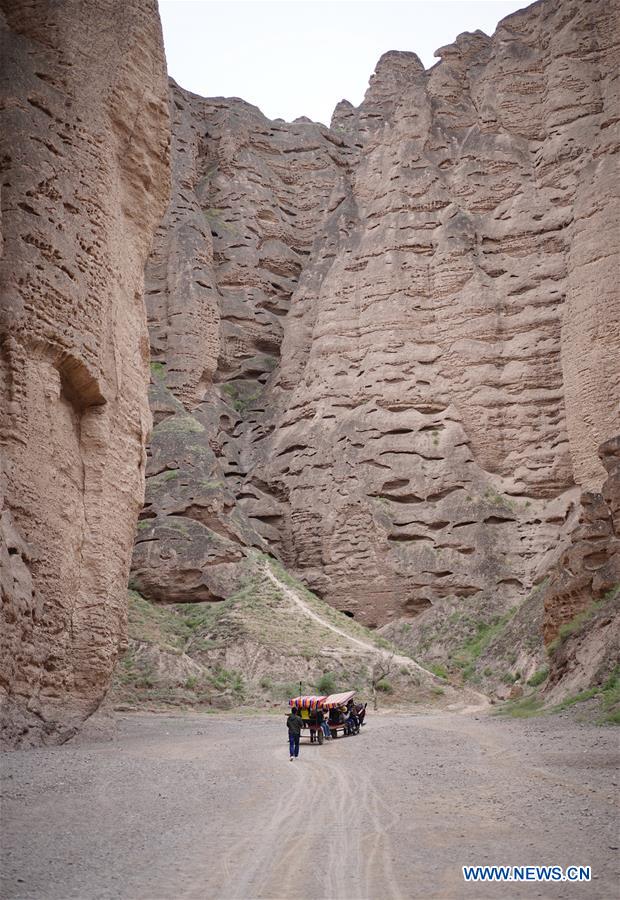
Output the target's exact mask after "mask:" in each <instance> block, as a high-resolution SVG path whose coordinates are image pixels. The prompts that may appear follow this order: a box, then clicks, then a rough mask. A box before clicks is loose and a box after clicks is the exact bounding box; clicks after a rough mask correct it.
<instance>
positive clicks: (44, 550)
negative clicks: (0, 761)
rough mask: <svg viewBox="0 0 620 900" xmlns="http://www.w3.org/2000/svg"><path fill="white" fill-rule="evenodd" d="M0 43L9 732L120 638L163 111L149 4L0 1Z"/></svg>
mask: <svg viewBox="0 0 620 900" xmlns="http://www.w3.org/2000/svg"><path fill="white" fill-rule="evenodd" d="M0 42H1V48H0V59H1V61H2V62H1V98H2V99H1V109H0V115H1V117H2V150H1V152H0V159H1V168H2V222H1V236H2V245H1V256H0V291H1V293H0V328H1V339H0V382H1V385H2V399H3V402H2V406H1V409H0V433H1V442H2V472H1V476H0V492H1V495H2V505H1V508H2V517H1V526H0V528H1V531H2V539H3V541H2V549H1V550H0V581H1V586H2V649H1V653H0V699H1V702H2V732H3V739H4V740H6V742H7V743H9V744H13V745H16V744H20V745H28V744H36V743H41V742H52V743H53V742H57V741H60V740H64V739H66V738H67V737H68V736H70V735H71V734H72V733H74V731H75V730H76V728H77V727H78V725H79V724H80V722H81V721H82V720H83V719H84V718H85V717H86V716H87V715H88V714H90V713H91V712H92V711H93V710H94V709H95V708H96V707H97V706H98V704H99V703H100V701H101V698H102V697H103V695H104V693H105V691H106V690H107V687H108V684H109V679H110V675H111V671H112V667H113V664H114V660H115V658H116V655H117V652H118V646H119V642H120V641H121V640H122V636H123V630H124V622H125V618H126V584H127V574H128V568H129V561H130V548H131V545H132V539H133V534H134V530H135V524H136V519H137V515H138V512H139V510H140V508H141V506H142V502H143V477H144V464H145V460H144V442H145V438H146V435H147V434H148V431H149V429H150V425H151V416H150V413H149V409H148V405H147V401H146V384H147V368H148V338H147V333H146V325H145V316H144V305H143V299H142V296H143V269H144V263H145V260H146V258H147V256H148V253H149V251H150V248H151V243H152V237H153V234H154V231H155V228H156V226H157V224H158V222H159V220H160V219H161V216H162V214H163V211H164V208H165V204H166V202H167V197H168V191H169V173H168V165H169V162H168V144H169V137H168V136H169V120H168V110H167V106H166V91H167V83H166V75H165V62H164V55H163V47H162V39H161V29H160V24H159V19H158V15H157V8H156V4H155V2H154V0H122V2H121V0H101V2H99V0H97V2H91V0H88V2H77V0H70V2H67V3H64V4H57V3H52V2H45V0H43V2H38V3H26V4H24V3H19V2H11V0H2V2H1V3H0Z"/></svg>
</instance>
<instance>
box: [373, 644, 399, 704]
mask: <svg viewBox="0 0 620 900" xmlns="http://www.w3.org/2000/svg"><path fill="white" fill-rule="evenodd" d="M393 668H394V654H393V653H390V654H389V655H388V654H386V655H385V656H382V657H381V659H380V660H377V662H376V663H375V664H374V665H373V667H372V670H371V673H370V685H371V688H372V708H373V709H375V710H376V709H377V708H378V705H379V704H378V700H377V688H378V685H379V684H380V682H382V681H383V679H384V678H387V677H388V675H389V674H390V672H391V671H392V669H393Z"/></svg>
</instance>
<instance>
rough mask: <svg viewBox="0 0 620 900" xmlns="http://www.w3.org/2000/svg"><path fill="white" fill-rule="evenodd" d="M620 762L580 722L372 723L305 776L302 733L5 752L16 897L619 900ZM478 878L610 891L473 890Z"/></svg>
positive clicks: (205, 731) (7, 834)
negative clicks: (533, 868)
mask: <svg viewBox="0 0 620 900" xmlns="http://www.w3.org/2000/svg"><path fill="white" fill-rule="evenodd" d="M618 749H619V748H618V731H617V730H615V729H611V728H597V727H595V726H590V725H580V724H578V723H576V722H575V721H574V720H571V719H570V718H568V717H552V718H546V719H530V720H511V719H498V718H495V717H492V716H490V715H488V714H487V713H477V714H476V713H473V714H458V713H441V714H435V715H430V714H429V715H421V714H419V715H397V716H390V715H387V714H383V715H374V716H373V715H372V714H371V715H370V716H369V720H368V724H367V726H366V727H364V728H363V729H362V733H361V734H360V735H359V736H358V737H350V738H345V739H338V740H336V741H331V742H328V743H326V744H325V745H324V746H323V747H318V746H314V745H309V744H305V743H302V749H301V755H300V758H299V759H298V760H297V761H295V762H293V763H291V762H289V759H288V752H287V742H286V729H285V726H284V716H282V717H281V718H280V717H275V716H255V717H241V716H233V715H217V716H214V715H198V714H187V715H174V716H172V715H158V716H156V715H127V716H121V717H119V719H118V721H117V724H116V726H115V728H114V730H113V732H112V733H111V734H110V735H99V736H91V737H88V736H85V737H83V738H81V739H80V740H79V742H77V743H73V744H68V745H65V746H64V747H58V748H54V749H48V750H31V751H24V752H21V751H20V752H14V753H9V754H5V755H4V757H3V759H2V786H3V799H2V837H1V839H0V840H1V851H2V860H1V863H2V874H1V878H2V883H1V891H0V896H1V897H2V898H7V900H8V898H21V900H26V898H28V900H31V898H32V900H34V898H36V900H52V898H62V900H68V898H83V900H94V898H106V900H108V898H109V900H113V898H122V900H138V898H144V900H146V898H148V900H151V898H152V900H155V898H175V900H176V898H196V900H230V898H239V900H250V898H291V900H292V898H295V900H305V898H330V900H331V898H333V900H336V898H338V900H340V898H355V900H361V898H365V900H387V898H439V900H444V898H445V900H449V898H461V897H467V898H472V900H478V898H501V900H504V898H517V897H519V898H521V897H527V898H529V897H552V898H557V897H567V898H572V897H580V898H581V897H583V898H588V900H612V898H615V897H617V896H618V894H617V890H618V866H617V862H618V856H619V852H618V846H619V821H618V805H617V801H618ZM464 864H467V865H468V864H472V865H473V864H481V865H483V864H498V865H500V864H504V865H515V864H546V865H554V864H557V865H562V866H567V865H569V864H577V865H579V864H581V865H589V866H591V867H592V872H593V875H594V879H593V881H592V882H591V883H590V884H581V885H568V884H566V883H564V884H555V885H551V884H546V885H545V884H521V885H519V884H495V885H493V884H465V883H464V881H463V876H462V871H461V866H462V865H464Z"/></svg>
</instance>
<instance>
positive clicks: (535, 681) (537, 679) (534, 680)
mask: <svg viewBox="0 0 620 900" xmlns="http://www.w3.org/2000/svg"><path fill="white" fill-rule="evenodd" d="M548 676H549V666H543V667H542V669H538V671H537V672H534V674H533V675H532V677H531V678H528V680H527V683H528V684H529V686H530V687H538V685H539V684H542V683H543V681H546V680H547V678H548Z"/></svg>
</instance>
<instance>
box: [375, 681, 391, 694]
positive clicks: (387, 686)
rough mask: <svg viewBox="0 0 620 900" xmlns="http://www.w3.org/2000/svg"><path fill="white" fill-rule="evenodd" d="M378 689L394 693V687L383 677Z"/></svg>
mask: <svg viewBox="0 0 620 900" xmlns="http://www.w3.org/2000/svg"><path fill="white" fill-rule="evenodd" d="M377 690H378V691H381V692H382V693H384V694H391V693H393V691H394V688H393V687H392V685H391V683H390V682H389V681H388V680H387V679H386V678H382V679H381V681H378V682H377Z"/></svg>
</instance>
